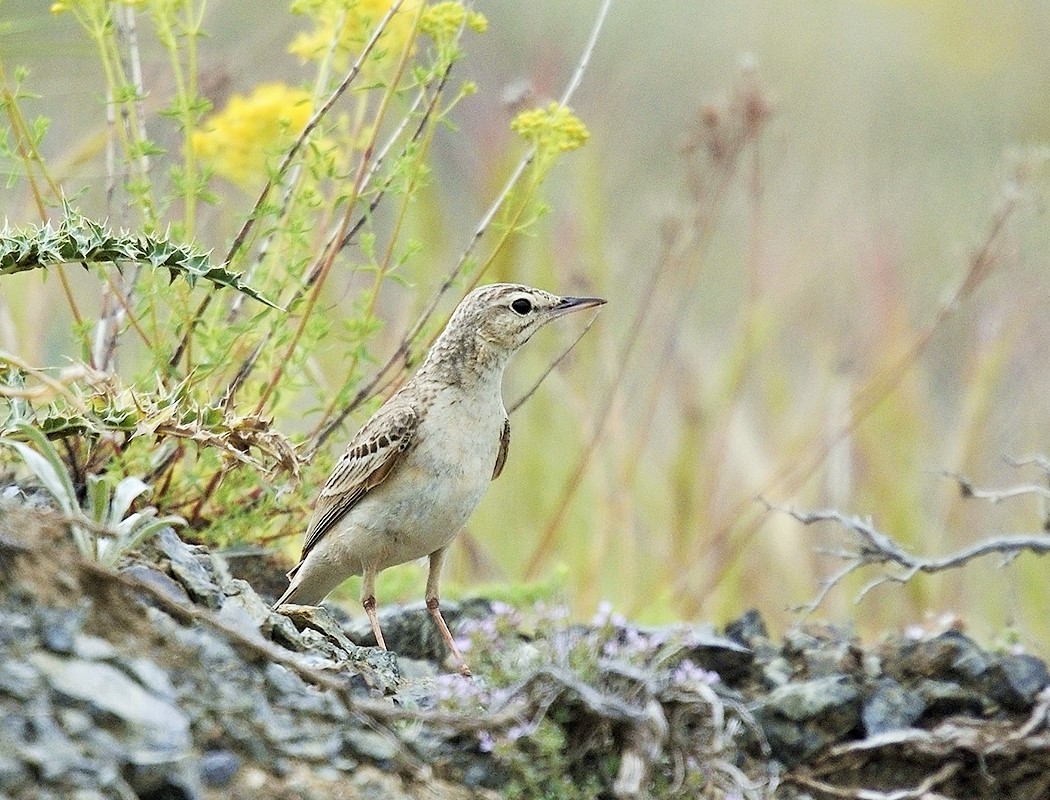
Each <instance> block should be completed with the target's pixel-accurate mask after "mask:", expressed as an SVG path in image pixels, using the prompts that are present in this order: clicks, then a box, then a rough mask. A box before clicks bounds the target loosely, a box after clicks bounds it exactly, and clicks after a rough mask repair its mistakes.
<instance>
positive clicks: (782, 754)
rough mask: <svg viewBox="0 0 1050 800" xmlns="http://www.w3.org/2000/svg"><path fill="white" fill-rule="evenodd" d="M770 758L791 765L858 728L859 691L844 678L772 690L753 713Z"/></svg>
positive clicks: (826, 679)
mask: <svg viewBox="0 0 1050 800" xmlns="http://www.w3.org/2000/svg"><path fill="white" fill-rule="evenodd" d="M755 717H756V719H757V720H758V722H759V724H760V725H761V726H762V730H763V733H764V734H765V736H766V740H767V741H768V742H769V746H770V749H771V750H772V752H773V755H774V756H776V758H777V759H779V760H780V761H782V762H783V763H785V764H787V765H789V766H793V765H795V764H798V763H800V762H802V761H804V760H806V759H807V758H810V757H812V756H813V755H814V754H816V753H818V752H820V751H821V750H823V749H824V748H826V747H830V746H831V745H833V744H837V743H839V742H841V741H843V740H844V739H846V738H847V737H849V736H850V735H851V733H852V732H853V731H854V730H856V729H857V728H858V727H859V725H860V692H859V690H858V689H857V687H856V685H855V684H854V683H853V681H852V680H851V679H850V678H849V677H847V676H845V675H841V676H833V677H826V678H816V679H814V680H810V681H802V682H798V683H789V684H787V685H785V686H781V687H779V688H777V689H774V690H773V691H772V692H770V693H769V696H768V698H767V699H766V700H765V702H763V703H762V704H761V705H760V706H759V707H758V709H757V710H756V713H755Z"/></svg>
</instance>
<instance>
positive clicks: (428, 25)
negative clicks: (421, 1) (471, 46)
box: [419, 0, 489, 43]
mask: <svg viewBox="0 0 1050 800" xmlns="http://www.w3.org/2000/svg"><path fill="white" fill-rule="evenodd" d="M463 27H467V28H470V29H471V30H472V31H474V32H475V33H484V32H485V31H486V30H488V27H489V21H488V20H487V19H485V15H484V14H479V13H478V12H477V11H467V9H466V7H465V6H464V5H463V4H462V3H458V2H454V0H453V1H452V2H446V3H435V4H434V5H432V6H427V7H426V9H424V11H423V17H422V19H420V20H419V30H420V32H421V33H425V34H426V35H427V36H429V37H430V38H431V39H433V40H434V41H435V42H438V43H440V42H444V41H449V40H451V39H452V38H454V37H455V35H456V34H457V33H459V31H460V29H461V28H463Z"/></svg>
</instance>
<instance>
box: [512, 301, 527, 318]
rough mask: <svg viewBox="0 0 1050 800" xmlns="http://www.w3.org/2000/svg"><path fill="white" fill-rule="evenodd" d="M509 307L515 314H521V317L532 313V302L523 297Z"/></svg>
mask: <svg viewBox="0 0 1050 800" xmlns="http://www.w3.org/2000/svg"><path fill="white" fill-rule="evenodd" d="M510 307H511V308H512V309H513V310H514V313H515V314H521V315H522V316H523V317H524V316H525V315H526V314H528V313H529V312H530V311H532V301H531V300H528V299H527V298H525V297H519V298H518V299H517V300H515V301H514V302H513V303H511V304H510Z"/></svg>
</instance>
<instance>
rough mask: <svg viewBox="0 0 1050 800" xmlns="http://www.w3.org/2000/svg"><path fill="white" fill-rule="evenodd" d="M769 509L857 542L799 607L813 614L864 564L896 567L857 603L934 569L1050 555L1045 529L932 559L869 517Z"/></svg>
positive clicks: (865, 590)
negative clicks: (827, 526) (838, 530)
mask: <svg viewBox="0 0 1050 800" xmlns="http://www.w3.org/2000/svg"><path fill="white" fill-rule="evenodd" d="M769 507H770V509H772V510H775V511H780V512H783V513H785V514H788V515H789V516H791V517H793V518H794V519H796V520H798V521H799V522H800V523H802V524H803V525H813V524H814V523H817V522H835V523H837V524H839V525H841V526H842V527H843V528H846V529H847V530H849V531H850V532H852V533H853V534H854V535H855V536H856V539H857V541H856V542H855V543H854V544H855V547H854V548H853V549H849V548H847V549H845V550H843V551H841V552H838V553H835V555H837V556H838V557H839V558H842V559H843V560H845V561H846V564H845V565H843V566H842V568H840V569H839V570H837V571H836V572H834V573H833V574H832V575H831V576H829V577H828V578H826V579H825V580H824V581H823V582H822V583H821V589H820V591H819V592H818V593H817V595H816V597H815V598H814V599H813V600H811V601H810V602H809V603H806V604H805V605H803V606H802V607H801V608H800V609H799V610H801V611H803V612H804V613H806V614H809V613H812V612H813V611H814V610H815V609H816V608H817V607H818V606H819V605H820V603H821V602H822V601H823V600H824V598H825V597H826V596H827V594H828V592H829V591H831V589H832V588H834V587H835V586H836V585H838V584H839V583H841V582H842V580H843V579H844V578H846V576H848V575H850V574H852V573H854V572H857V571H858V570H861V569H864V568H865V567H869V566H888V567H890V569H891V571H888V572H885V573H883V574H882V575H880V576H879V577H878V578H876V579H875V580H873V581H871V582H870V583H868V584H867V585H866V586H864V587H863V588H862V589H861V590H860V592H859V593H858V595H857V598H856V602H858V603H859V602H860V601H861V600H862V599H863V598H864V596H865V595H866V594H867V593H868V592H870V591H871V590H872V589H874V588H875V587H877V586H880V585H882V584H884V583H907V582H908V581H910V580H911V579H912V578H914V577H915V576H916V575H918V574H919V573H920V572H921V573H925V574H927V575H931V574H933V573H935V572H944V571H945V570H950V569H957V568H959V567H962V566H964V565H966V564H968V563H969V562H971V561H973V560H975V559H978V558H982V557H984V556H988V555H996V554H998V555H1000V556H1003V559H1004V562H1008V561H1011V560H1013V559H1014V558H1016V557H1017V556H1019V555H1020V554H1021V553H1034V554H1035V555H1040V556H1041V555H1046V554H1047V553H1050V536H1048V535H1046V534H1045V533H1030V534H1025V533H1020V534H1010V535H1002V536H992V537H989V538H987V539H984V540H982V541H979V542H977V543H976V544H973V545H971V546H969V547H966V548H963V549H962V550H958V551H956V552H955V553H951V554H949V555H945V556H934V557H927V556H922V555H917V554H915V553H911V552H909V551H907V550H905V549H904V548H903V547H902V546H901V545H900V544H898V543H897V542H896V541H895V540H894V539H893V538H892V537H891V536H889V535H888V534H885V533H883V532H882V531H880V530H878V528H876V527H875V525H874V523H873V522H872V520H871V519H870V518H868V519H861V518H860V517H856V516H848V515H846V514H843V513H842V512H840V511H836V510H834V509H824V510H820V511H809V512H800V511H796V510H794V509H791V508H784V507H780V506H769Z"/></svg>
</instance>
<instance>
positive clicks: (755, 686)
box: [0, 505, 1050, 800]
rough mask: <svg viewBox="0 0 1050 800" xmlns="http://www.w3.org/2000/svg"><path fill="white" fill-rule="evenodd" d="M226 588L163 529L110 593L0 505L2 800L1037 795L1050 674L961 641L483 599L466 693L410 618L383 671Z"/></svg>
mask: <svg viewBox="0 0 1050 800" xmlns="http://www.w3.org/2000/svg"><path fill="white" fill-rule="evenodd" d="M231 563H232V564H233V567H232V569H231ZM231 563H228V562H227V561H225V560H224V559H222V558H220V557H219V556H217V555H215V554H214V553H210V552H208V551H207V550H205V549H202V548H200V547H196V546H192V545H187V544H185V543H183V542H182V541H181V540H180V539H179V538H178V537H177V536H176V534H175V533H174V532H173V531H170V530H169V531H166V532H164V533H163V534H162V535H160V536H159V537H158V538H157V539H155V540H154V541H153V542H152V543H151V545H149V546H148V547H147V548H146V549H145V550H144V551H143V552H141V553H137V554H135V555H133V556H132V557H130V558H128V559H127V560H126V561H125V562H124V564H123V565H122V567H121V568H120V569H119V570H118V571H110V570H107V569H103V568H101V567H99V566H98V565H97V564H94V563H93V562H89V561H85V560H83V559H82V558H80V557H79V555H78V554H77V551H76V550H75V548H74V547H73V546H72V545H71V543H70V540H69V536H68V534H67V532H66V531H65V530H64V528H63V526H62V525H61V524H59V523H58V522H56V521H55V520H54V518H53V517H49V516H48V515H46V514H43V515H42V514H41V513H40V512H37V511H32V510H29V509H26V508H24V507H22V506H17V505H5V506H0V797H10V798H78V799H79V800H89V798H90V799H93V798H143V799H146V798H149V799H151V800H162V799H163V800H178V799H180V798H187V799H188V798H251V800H268V798H304V799H306V798H388V797H389V798H475V797H549V798H587V797H602V798H605V797H610V798H611V797H649V796H653V797H671V796H684V797H725V798H748V797H755V798H760V797H777V798H804V797H809V798H817V799H821V800H822V799H823V798H858V800H859V799H860V798H864V799H865V800H880V799H883V798H884V799H887V800H888V798H898V799H899V800H903V798H930V800H932V799H933V798H1016V799H1017V800H1020V799H1021V798H1025V799H1026V800H1027V799H1028V798H1038V797H1046V796H1050V729H1048V711H1050V690H1047V689H1046V686H1047V684H1048V683H1050V674H1048V672H1047V667H1046V665H1045V663H1044V662H1043V661H1042V660H1040V659H1038V658H1036V657H1034V656H1031V655H1026V654H1016V653H993V652H989V651H987V650H985V649H982V648H981V647H979V646H978V645H977V644H976V643H974V642H973V641H972V640H971V639H969V638H968V637H967V636H965V635H964V634H963V633H961V632H958V631H947V632H942V633H939V634H937V635H916V636H915V637H913V638H890V639H887V640H886V641H883V642H881V643H879V644H877V645H873V646H868V647H865V646H862V645H861V644H860V643H859V642H858V641H856V640H855V639H854V638H853V637H852V636H851V635H850V634H849V633H848V632H845V631H842V630H838V629H835V628H831V627H808V628H801V629H798V630H793V631H791V632H789V633H788V634H787V635H786V636H784V637H783V639H782V640H776V641H774V640H772V639H770V638H769V636H768V635H767V632H766V630H765V628H764V626H763V624H762V620H761V618H760V617H759V615H758V614H757V613H754V612H752V613H749V614H746V615H744V616H743V617H741V618H740V619H739V620H737V621H735V622H733V623H732V624H731V625H729V626H728V627H727V628H726V629H725V630H724V631H718V632H716V631H713V630H710V629H705V628H699V627H679V628H674V629H661V630H645V629H641V628H638V627H637V626H633V625H631V624H630V623H629V622H627V621H626V620H622V619H618V618H616V617H614V616H612V615H610V614H607V613H606V614H603V615H601V616H600V618H599V619H596V620H595V621H594V623H593V624H590V625H575V624H570V623H568V622H567V621H565V620H564V618H563V615H562V614H561V613H559V612H558V610H557V609H551V608H544V607H542V606H539V607H536V608H530V609H515V608H509V607H507V606H504V605H501V604H499V603H490V602H487V601H484V600H477V601H471V602H468V603H464V604H460V605H459V606H453V605H452V604H449V607H448V610H447V612H446V618H448V620H449V622H450V624H451V625H452V627H453V629H454V630H455V631H457V635H458V636H459V637H461V638H462V639H463V641H464V646H465V647H467V655H468V658H469V660H470V661H471V665H472V667H473V669H474V671H475V677H474V678H473V679H466V678H461V677H459V676H458V675H454V674H450V670H448V669H446V668H445V667H444V666H443V665H442V664H441V658H442V657H443V655H444V654H443V652H442V648H441V646H440V644H441V643H440V640H439V639H438V638H437V636H436V632H434V631H433V629H432V627H431V624H430V622H429V619H428V618H427V616H426V614H425V612H424V610H423V609H422V608H421V607H420V608H410V609H401V610H395V609H389V610H387V612H386V614H385V616H384V618H383V624H384V630H385V631H386V632H387V634H388V640H389V642H390V644H391V647H392V651H393V652H382V651H379V650H377V649H375V648H373V647H369V646H367V645H368V644H369V636H370V634H369V632H368V630H367V627H366V626H362V625H361V624H360V621H359V620H358V619H357V618H356V617H355V618H353V619H351V618H348V617H346V616H345V615H344V614H342V613H341V612H339V611H338V610H337V609H332V610H327V611H326V610H320V611H309V610H305V609H304V610H301V611H299V612H298V613H293V614H290V615H284V614H276V613H274V612H272V611H270V609H269V606H268V604H267V599H266V598H262V597H260V596H259V595H258V594H257V593H256V591H255V590H254V589H253V588H252V585H250V584H249V583H248V582H247V581H245V580H244V579H243V578H239V577H237V574H238V573H241V574H243V571H244V570H245V569H247V566H246V565H245V564H243V563H241V562H240V560H237V561H233V562H231ZM268 571H269V572H276V570H275V569H274V568H271V567H268ZM254 582H255V583H258V582H257V581H254ZM395 653H396V654H395Z"/></svg>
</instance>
